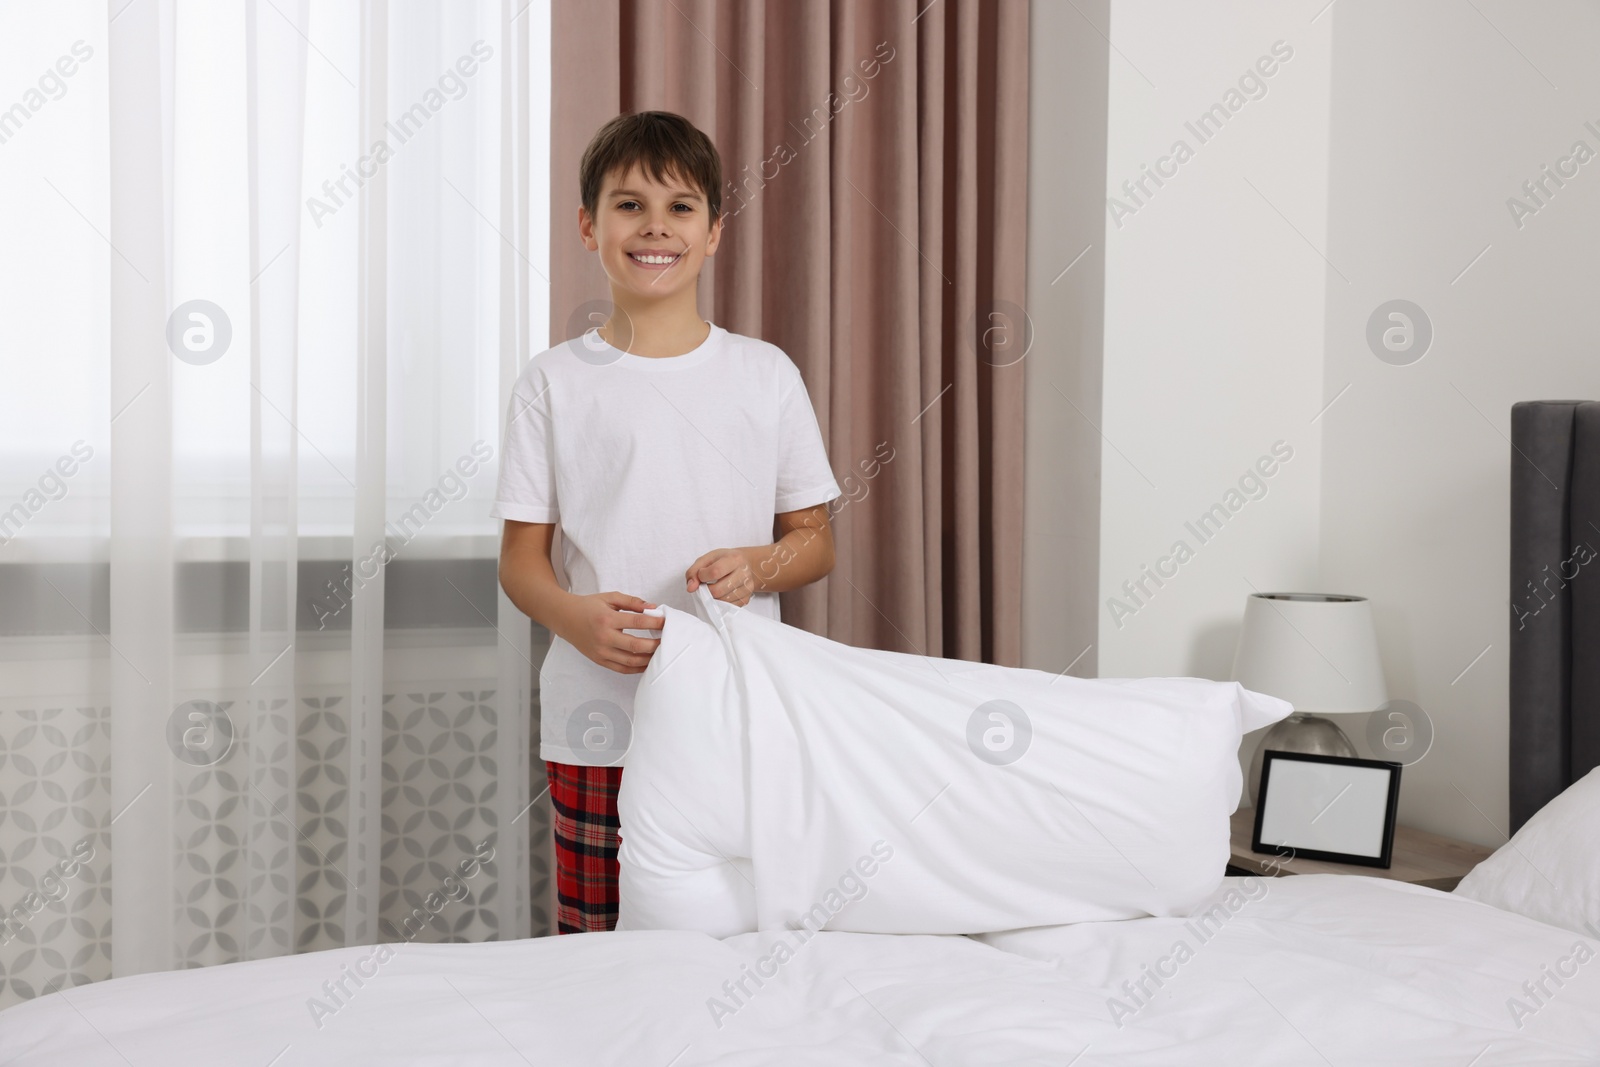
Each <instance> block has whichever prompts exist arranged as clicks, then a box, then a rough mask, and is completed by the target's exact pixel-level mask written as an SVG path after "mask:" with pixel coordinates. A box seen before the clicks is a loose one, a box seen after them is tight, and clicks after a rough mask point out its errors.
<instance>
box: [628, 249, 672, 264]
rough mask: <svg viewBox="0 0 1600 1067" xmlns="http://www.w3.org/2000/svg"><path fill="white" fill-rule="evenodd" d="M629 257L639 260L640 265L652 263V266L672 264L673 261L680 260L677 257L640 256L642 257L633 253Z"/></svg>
mask: <svg viewBox="0 0 1600 1067" xmlns="http://www.w3.org/2000/svg"><path fill="white" fill-rule="evenodd" d="M629 255H630V256H632V257H633V258H634V259H636V260H638V261H639V262H640V263H652V264H661V263H671V262H672V261H673V260H675V259H677V258H678V257H677V256H640V255H633V253H631V252H630V253H629Z"/></svg>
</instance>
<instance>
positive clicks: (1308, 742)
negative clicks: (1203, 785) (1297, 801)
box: [1249, 711, 1356, 807]
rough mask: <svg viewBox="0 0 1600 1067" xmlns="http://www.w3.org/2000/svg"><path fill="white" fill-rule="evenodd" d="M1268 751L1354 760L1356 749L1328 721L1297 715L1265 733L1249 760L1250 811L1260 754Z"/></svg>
mask: <svg viewBox="0 0 1600 1067" xmlns="http://www.w3.org/2000/svg"><path fill="white" fill-rule="evenodd" d="M1269 748H1270V749H1276V750H1277V751H1279V752H1304V753H1305V754H1307V755H1310V756H1346V757H1348V758H1350V759H1355V758H1356V746H1355V745H1353V744H1351V743H1350V738H1349V737H1348V736H1346V735H1345V732H1344V731H1343V730H1341V729H1339V727H1338V726H1337V725H1335V724H1334V722H1333V720H1332V719H1324V718H1322V717H1321V716H1318V715H1307V714H1305V713H1304V712H1300V711H1297V712H1295V713H1294V714H1292V715H1290V716H1289V717H1288V718H1287V719H1284V720H1282V721H1281V722H1279V723H1278V724H1277V725H1275V726H1274V727H1273V728H1272V729H1270V730H1268V731H1267V735H1266V736H1265V737H1263V738H1262V739H1261V744H1259V745H1257V746H1256V754H1255V755H1254V756H1252V757H1250V778H1249V786H1250V805H1251V806H1252V807H1254V806H1255V805H1256V804H1258V803H1260V793H1261V765H1262V764H1263V763H1264V762H1266V759H1265V756H1264V755H1263V754H1264V753H1265V752H1266V751H1267V749H1269Z"/></svg>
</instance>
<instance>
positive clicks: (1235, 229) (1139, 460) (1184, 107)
mask: <svg viewBox="0 0 1600 1067" xmlns="http://www.w3.org/2000/svg"><path fill="white" fill-rule="evenodd" d="M1314 12H1315V8H1312V9H1311V10H1310V11H1303V10H1301V8H1300V5H1293V6H1291V5H1289V4H1285V3H1283V2H1282V0H1227V2H1210V3H1207V4H1204V5H1198V4H1193V3H1184V2H1180V0H1164V2H1154V0H1137V2H1135V0H1113V3H1112V5H1111V33H1110V39H1111V43H1112V47H1113V52H1112V55H1111V69H1110V103H1109V112H1108V113H1109V129H1108V135H1107V142H1108V144H1107V171H1106V185H1107V191H1108V194H1110V195H1111V196H1114V197H1116V198H1117V201H1118V203H1113V204H1111V205H1109V206H1108V211H1107V215H1106V229H1105V242H1106V311H1105V370H1104V375H1105V381H1104V401H1103V404H1102V409H1101V413H1100V417H1101V418H1102V420H1103V422H1102V424H1101V430H1102V431H1103V433H1104V445H1103V448H1102V455H1101V471H1102V479H1103V495H1102V499H1101V509H1102V511H1101V522H1100V543H1101V555H1100V596H1099V633H1100V663H1099V674H1100V675H1101V676H1102V677H1126V676H1138V675H1185V676H1197V677H1209V678H1227V677H1228V675H1229V671H1230V670H1231V667H1232V662H1233V649H1234V643H1235V641H1236V638H1237V632H1238V625H1239V619H1240V616H1241V614H1242V612H1243V609H1244V602H1245V597H1246V596H1247V595H1248V594H1249V593H1250V592H1251V591H1252V590H1285V589H1288V590H1294V589H1309V588H1314V587H1316V586H1317V585H1318V584H1319V582H1318V572H1317V559H1318V551H1319V547H1318V536H1319V529H1318V527H1319V518H1318V510H1319V497H1320V485H1321V470H1320V467H1321V462H1322V460H1321V452H1322V444H1321V431H1322V428H1321V423H1320V421H1316V422H1314V421H1313V420H1314V419H1315V417H1316V416H1317V413H1318V411H1319V410H1320V409H1321V408H1322V406H1323V404H1324V402H1325V401H1324V396H1323V390H1324V385H1323V370H1322V346H1323V332H1324V328H1323V302H1324V288H1325V284H1326V283H1325V279H1324V275H1325V273H1326V272H1327V269H1328V268H1327V265H1326V263H1325V262H1324V260H1323V254H1324V253H1325V251H1326V248H1327V242H1328V238H1327V232H1328V226H1327V202H1328V187H1327V173H1328V170H1327V151H1328V89H1329V77H1330V62H1329V54H1330V50H1329V41H1330V25H1329V19H1328V16H1327V15H1326V14H1324V15H1322V16H1321V17H1320V18H1319V19H1318V20H1317V21H1316V22H1315V23H1311V22H1310V21H1309V20H1310V16H1311V14H1312V13H1314ZM1275 46H1276V48H1277V55H1276V56H1274V53H1273V49H1274V47H1275ZM1284 56H1287V58H1283V57H1284ZM1258 62H1260V63H1261V67H1260V68H1259V69H1258V68H1257V67H1256V64H1257V63H1258ZM1262 70H1270V71H1271V72H1272V73H1271V75H1270V76H1262V74H1261V71H1262ZM1247 75H1250V76H1253V78H1254V79H1255V80H1249V79H1248V78H1247V80H1246V83H1245V85H1244V87H1243V90H1241V87H1240V79H1241V78H1242V77H1246V76H1247ZM1229 90H1235V91H1237V95H1236V96H1234V97H1233V98H1231V99H1229V98H1228V97H1227V94H1228V92H1229ZM1252 96H1254V97H1255V98H1251V97H1252ZM1218 103H1221V104H1222V105H1223V106H1224V107H1226V106H1228V105H1230V104H1231V105H1232V106H1233V107H1234V108H1236V110H1234V111H1233V112H1232V113H1231V114H1230V115H1229V117H1228V118H1227V119H1226V121H1225V122H1223V123H1222V125H1221V128H1220V129H1215V130H1208V129H1204V128H1202V129H1199V132H1198V133H1197V132H1196V129H1195V128H1191V125H1194V126H1196V127H1197V126H1198V123H1197V120H1198V118H1199V116H1201V115H1202V114H1203V113H1204V112H1206V111H1207V109H1208V108H1210V107H1211V106H1212V105H1213V104H1218ZM1200 134H1205V135H1206V136H1205V139H1204V140H1202V138H1201V136H1200ZM1179 141H1182V142H1184V144H1185V145H1186V146H1187V148H1188V150H1190V151H1192V153H1193V155H1192V157H1190V158H1187V160H1186V161H1184V162H1182V163H1178V162H1177V161H1176V160H1175V159H1174V160H1173V161H1172V162H1170V163H1163V162H1162V157H1166V156H1168V155H1169V154H1171V153H1172V152H1173V149H1174V145H1175V143H1176V142H1179ZM1158 166H1160V167H1162V168H1163V169H1166V170H1167V171H1169V172H1171V171H1172V170H1173V169H1174V168H1175V169H1176V174H1175V175H1173V176H1171V177H1168V178H1165V179H1164V182H1165V184H1164V185H1162V186H1160V187H1159V188H1158V187H1156V186H1155V184H1154V182H1153V181H1152V180H1149V179H1147V180H1146V182H1145V185H1144V191H1142V192H1138V197H1137V199H1135V197H1134V196H1132V195H1129V194H1128V193H1126V192H1125V191H1124V190H1123V189H1122V183H1123V182H1124V181H1125V180H1126V181H1132V182H1137V181H1138V180H1139V179H1140V178H1141V176H1142V175H1143V174H1144V173H1145V171H1144V168H1147V167H1148V168H1151V169H1155V168H1156V167H1158ZM1129 209H1131V214H1130V213H1127V211H1128V210H1129ZM1277 442H1283V444H1282V445H1281V446H1279V447H1280V452H1288V453H1290V458H1289V459H1288V460H1287V461H1286V462H1276V461H1275V457H1274V456H1273V446H1274V444H1275V443H1277ZM1262 457H1266V462H1265V463H1264V464H1263V469H1267V470H1271V471H1272V474H1271V476H1270V477H1268V478H1264V479H1260V480H1259V481H1253V480H1252V481H1247V482H1246V485H1245V489H1244V491H1240V479H1241V477H1243V476H1246V475H1247V474H1249V473H1250V472H1251V471H1252V468H1253V467H1254V465H1255V464H1256V463H1257V461H1258V460H1260V459H1261V458H1262ZM1230 490H1231V491H1234V492H1235V493H1236V494H1237V495H1236V496H1234V497H1232V498H1230V497H1229V496H1228V494H1229V492H1230ZM1252 496H1254V497H1255V499H1251V497H1252ZM1218 503H1221V504H1223V505H1224V507H1231V508H1233V509H1236V510H1233V511H1232V513H1231V514H1230V517H1229V518H1228V519H1227V521H1226V523H1225V524H1224V525H1222V527H1221V529H1220V530H1216V531H1215V532H1214V534H1209V532H1208V536H1207V538H1206V539H1204V540H1203V539H1202V538H1201V537H1200V536H1198V535H1197V534H1196V533H1195V532H1193V531H1191V530H1190V529H1189V528H1188V527H1187V526H1186V524H1187V523H1190V522H1191V521H1194V520H1196V519H1197V518H1198V517H1199V516H1200V515H1201V514H1202V513H1203V512H1205V511H1206V510H1207V509H1208V508H1210V507H1211V506H1212V505H1213V504H1218ZM1180 541H1181V542H1185V543H1186V544H1187V546H1188V551H1190V552H1192V553H1193V554H1192V557H1191V558H1188V559H1187V560H1186V561H1184V562H1181V563H1179V562H1177V560H1176V559H1170V558H1169V562H1167V563H1166V564H1161V563H1160V561H1161V559H1162V558H1163V557H1169V554H1170V553H1171V552H1172V550H1173V548H1174V546H1175V545H1176V544H1177V543H1178V542H1180ZM1158 565H1160V566H1163V567H1164V569H1166V570H1167V571H1168V572H1169V574H1171V576H1170V577H1166V578H1162V579H1161V582H1162V584H1160V585H1159V586H1158V585H1157V584H1156V583H1155V582H1154V581H1153V580H1152V579H1150V578H1148V577H1146V576H1145V574H1144V568H1145V567H1147V566H1148V567H1150V568H1152V570H1154V569H1155V568H1156V567H1157V566H1158ZM1173 572H1175V573H1173ZM1141 578H1142V579H1143V580H1144V585H1143V590H1142V591H1141V590H1138V589H1136V590H1135V592H1134V593H1133V594H1132V595H1130V594H1129V593H1128V592H1127V591H1125V590H1124V588H1123V583H1124V582H1131V583H1135V584H1137V583H1138V582H1139V581H1140V579H1141ZM1119 604H1120V605H1122V606H1123V607H1124V608H1125V609H1126V611H1123V610H1121V609H1119V607H1118V605H1119Z"/></svg>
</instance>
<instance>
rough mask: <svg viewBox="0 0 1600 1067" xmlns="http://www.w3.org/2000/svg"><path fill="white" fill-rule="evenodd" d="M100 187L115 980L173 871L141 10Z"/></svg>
mask: <svg viewBox="0 0 1600 1067" xmlns="http://www.w3.org/2000/svg"><path fill="white" fill-rule="evenodd" d="M109 36H110V43H109V48H108V52H109V55H108V56H107V57H106V62H107V65H108V67H109V81H110V93H109V101H110V109H111V113H110V132H111V143H110V167H111V172H112V173H113V174H114V175H116V180H115V181H114V182H113V183H112V185H111V202H110V218H109V223H110V225H109V234H108V240H109V242H110V244H111V246H112V248H113V249H115V250H116V253H117V254H115V255H112V256H111V258H110V271H111V286H110V309H109V316H110V322H111V352H110V357H111V413H110V426H109V435H108V436H109V439H110V448H109V452H110V456H109V460H110V466H111V489H110V501H109V503H110V512H111V527H110V535H111V540H110V562H111V576H110V631H109V634H108V635H107V644H108V645H109V647H110V649H111V671H110V676H111V680H110V692H109V697H110V701H111V707H112V709H113V714H112V716H111V758H110V762H111V807H110V812H109V813H108V817H107V818H106V820H105V823H104V825H103V826H102V828H101V833H100V835H99V836H100V841H99V842H98V843H97V844H96V846H95V848H96V852H97V854H99V855H101V857H102V859H101V862H102V863H104V862H106V861H107V860H108V859H110V858H111V857H112V856H120V857H123V862H121V863H119V864H117V865H116V867H115V874H114V878H115V886H116V888H115V891H114V892H113V894H112V899H111V921H112V927H113V929H114V930H115V931H116V933H115V938H116V941H115V965H116V968H117V973H119V974H139V973H143V972H146V971H157V970H164V969H166V968H168V967H169V966H171V962H172V956H173V951H172V945H173V914H174V909H173V907H172V892H173V889H172V886H173V864H171V863H170V862H151V861H150V859H145V860H143V861H140V860H139V859H136V857H149V858H157V857H167V856H170V855H171V852H172V818H171V812H172V802H173V801H172V781H171V777H170V775H169V774H168V773H167V769H168V766H169V759H170V757H169V754H168V750H167V733H168V719H169V715H170V713H171V712H172V710H173V691H174V686H173V618H174V612H173V573H174V570H173V551H172V549H173V537H172V512H173V508H172V383H171V371H172V356H171V355H170V354H169V352H168V351H167V344H166V318H167V312H168V305H169V291H170V283H169V256H168V252H169V243H168V234H169V232H170V225H169V224H170V220H171V217H172V214H171V202H172V129H173V96H172V94H173V84H172V74H171V71H172V62H171V60H172V56H173V10H172V3H171V0H151V2H149V3H143V4H139V5H137V6H136V7H134V8H132V9H129V10H127V11H125V12H123V17H121V18H118V19H116V20H114V21H113V22H112V23H111V24H110V29H109Z"/></svg>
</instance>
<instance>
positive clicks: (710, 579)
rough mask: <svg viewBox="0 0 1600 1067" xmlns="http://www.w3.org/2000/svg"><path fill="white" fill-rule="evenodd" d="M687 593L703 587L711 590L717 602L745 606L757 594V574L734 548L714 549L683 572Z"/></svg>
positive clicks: (745, 558)
mask: <svg viewBox="0 0 1600 1067" xmlns="http://www.w3.org/2000/svg"><path fill="white" fill-rule="evenodd" d="M684 577H685V578H686V579H687V580H688V588H689V592H691V593H692V592H694V591H695V590H696V589H697V588H699V587H700V586H701V585H702V584H704V585H707V586H709V587H710V588H711V595H712V597H714V598H715V599H717V600H725V601H727V602H728V603H730V604H734V605H737V606H738V607H741V608H742V607H744V606H745V605H746V604H748V603H750V597H751V595H752V594H754V593H755V592H756V575H755V571H754V570H752V569H751V567H750V560H749V559H748V558H747V557H746V556H745V554H744V553H743V552H742V551H740V550H739V549H737V548H714V549H712V550H711V551H710V552H707V553H706V554H705V555H703V556H701V557H700V558H699V559H697V560H695V561H694V563H692V564H690V566H689V569H688V570H687V571H686V572H684Z"/></svg>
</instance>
